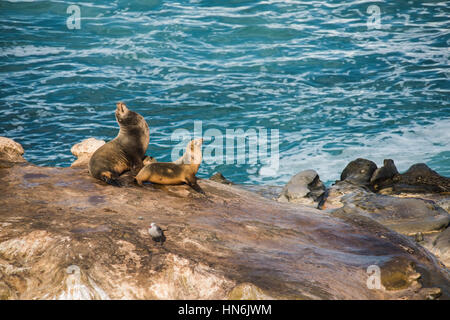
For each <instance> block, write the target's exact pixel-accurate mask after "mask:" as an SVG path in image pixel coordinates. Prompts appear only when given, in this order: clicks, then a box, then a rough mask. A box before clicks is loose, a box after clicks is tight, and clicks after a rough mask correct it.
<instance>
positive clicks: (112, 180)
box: [101, 174, 122, 187]
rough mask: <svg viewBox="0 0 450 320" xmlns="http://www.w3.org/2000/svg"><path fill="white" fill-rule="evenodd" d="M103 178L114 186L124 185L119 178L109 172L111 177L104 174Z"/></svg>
mask: <svg viewBox="0 0 450 320" xmlns="http://www.w3.org/2000/svg"><path fill="white" fill-rule="evenodd" d="M101 180H102V181H105V182H106V183H107V184H109V185H111V186H114V187H121V186H122V183H121V182H120V181H119V179H116V178H113V177H112V176H111V174H109V177H108V175H105V174H102V176H101Z"/></svg>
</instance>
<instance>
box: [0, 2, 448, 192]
mask: <svg viewBox="0 0 450 320" xmlns="http://www.w3.org/2000/svg"><path fill="white" fill-rule="evenodd" d="M73 3H74V2H70V3H69V2H65V1H33V2H31V1H30V2H26V1H0V28H1V36H0V81H1V87H0V110H1V112H0V135H2V136H7V137H10V138H13V139H15V140H16V141H18V142H20V143H21V144H22V145H23V147H24V148H25V150H26V154H25V157H26V159H28V160H29V161H31V162H34V163H36V164H39V165H51V166H55V165H56V166H69V165H70V163H71V162H72V161H73V160H74V157H73V156H72V154H71V153H70V148H71V146H72V145H73V144H75V143H77V142H79V141H81V140H83V139H85V138H88V137H96V138H101V139H105V140H109V139H112V138H114V136H115V135H116V133H117V128H118V126H117V124H116V122H115V118H114V110H115V103H116V102H117V101H124V102H125V103H126V104H127V105H128V106H129V107H130V108H131V109H133V110H135V111H137V112H139V113H141V114H142V115H143V116H144V117H145V118H146V120H147V122H148V123H149V125H150V135H151V136H150V146H149V149H148V151H147V153H148V154H151V155H153V156H156V157H157V158H158V159H160V160H161V161H169V160H170V155H171V151H172V149H173V147H174V146H175V145H176V144H177V143H178V141H172V140H171V135H172V133H173V132H174V130H175V129H179V128H185V129H188V130H190V131H193V129H194V120H201V121H202V124H203V132H205V131H206V130H207V129H211V128H213V129H218V130H219V131H220V132H222V133H224V134H225V132H226V129H238V128H241V129H243V130H249V129H267V130H268V131H269V132H270V129H278V130H279V137H280V141H279V142H280V144H279V152H280V163H279V170H278V171H270V170H264V169H262V167H263V166H264V164H262V163H260V162H258V163H256V164H249V163H244V164H236V163H234V164H207V163H204V164H202V166H201V168H200V172H199V176H200V177H207V176H208V175H210V174H212V173H214V172H215V171H221V172H222V173H223V174H224V175H225V176H226V177H227V178H229V179H230V180H232V181H234V182H238V183H256V184H261V183H263V184H283V183H285V182H287V181H288V180H289V178H290V176H292V175H293V174H295V173H297V172H298V171H300V170H304V169H309V168H312V169H316V170H317V171H318V172H319V174H320V176H321V178H322V180H324V181H327V182H330V181H332V180H334V179H337V178H338V177H339V174H340V172H341V171H342V169H343V168H344V167H345V165H346V164H347V163H348V162H349V161H350V160H353V159H355V158H357V157H365V158H368V159H372V160H374V161H375V162H377V164H378V165H381V164H382V160H383V159H384V158H392V159H394V160H395V162H396V164H397V167H398V168H399V170H405V169H407V168H408V167H409V166H410V165H412V164H414V163H416V162H426V163H427V164H428V165H429V166H431V167H432V168H433V169H434V170H436V171H438V172H439V173H440V174H443V175H447V176H449V175H450V106H449V102H448V100H449V92H450V85H449V79H448V78H449V72H450V70H449V52H450V51H449V42H450V36H449V33H450V31H449V30H450V22H449V15H450V14H449V12H450V3H449V2H445V1H376V2H374V1H345V2H344V1H294V0H292V1H289V0H283V1H281V0H280V1H237V0H233V1H219V0H204V1H203V0H194V1H157V0H135V1H121V0H116V1H109V0H108V1H95V2H94V1H93V2H88V1H86V2H84V1H83V2H78V5H79V7H80V10H81V29H74V30H69V29H68V28H67V26H66V20H67V18H68V17H69V16H70V15H69V14H67V12H66V10H67V8H68V6H69V5H70V4H73ZM371 5H377V6H378V8H379V9H380V18H381V20H380V25H379V26H380V28H379V29H374V28H372V26H373V25H368V24H367V23H368V21H369V23H370V22H371V21H374V20H372V18H373V17H372V18H370V16H371V15H372V14H371V11H370V10H369V13H367V12H368V11H367V10H368V7H369V6H371ZM208 143H209V142H208V141H205V145H208ZM247 162H248V161H247Z"/></svg>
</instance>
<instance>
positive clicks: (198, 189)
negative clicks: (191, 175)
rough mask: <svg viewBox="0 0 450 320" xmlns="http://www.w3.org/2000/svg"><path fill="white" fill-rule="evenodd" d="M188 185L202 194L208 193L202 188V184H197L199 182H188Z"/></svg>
mask: <svg viewBox="0 0 450 320" xmlns="http://www.w3.org/2000/svg"><path fill="white" fill-rule="evenodd" d="M188 185H189V186H190V187H191V188H192V189H194V190H195V191H197V192H198V193H201V194H206V193H205V191H203V189H202V188H200V186H199V185H198V184H197V182H188Z"/></svg>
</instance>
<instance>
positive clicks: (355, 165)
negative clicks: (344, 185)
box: [341, 158, 377, 185]
mask: <svg viewBox="0 0 450 320" xmlns="http://www.w3.org/2000/svg"><path fill="white" fill-rule="evenodd" d="M376 169H377V165H376V164H375V162H373V161H370V160H367V159H362V158H358V159H356V160H353V161H351V162H350V163H349V164H348V165H347V166H346V167H345V169H344V170H343V171H342V173H341V181H344V180H345V181H347V182H350V183H353V184H356V185H369V183H370V178H372V175H373V173H374V171H375V170H376Z"/></svg>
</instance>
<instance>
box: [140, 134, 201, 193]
mask: <svg viewBox="0 0 450 320" xmlns="http://www.w3.org/2000/svg"><path fill="white" fill-rule="evenodd" d="M202 143H203V139H201V138H200V139H195V140H192V141H190V142H189V144H188V150H187V152H186V154H187V156H186V154H185V156H186V157H185V156H183V157H181V158H180V159H181V160H180V159H178V160H180V162H181V163H180V164H178V163H174V162H156V163H150V164H147V165H146V166H145V167H143V168H142V169H141V171H139V173H138V174H137V176H136V178H135V180H136V182H137V184H138V185H140V186H142V185H143V182H151V183H156V184H164V185H179V184H183V183H185V184H187V185H189V186H191V187H192V188H193V189H194V190H195V191H197V192H200V193H203V194H204V191H203V190H202V189H201V188H200V186H199V185H198V184H197V177H196V176H195V175H196V174H197V171H198V168H199V167H200V164H201V162H202ZM178 160H177V161H178Z"/></svg>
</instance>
